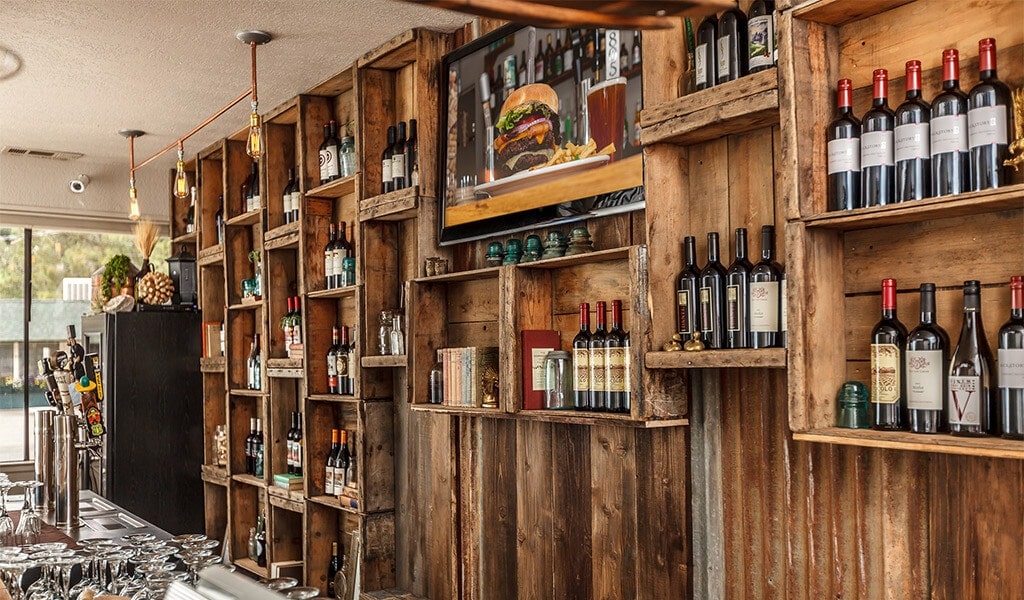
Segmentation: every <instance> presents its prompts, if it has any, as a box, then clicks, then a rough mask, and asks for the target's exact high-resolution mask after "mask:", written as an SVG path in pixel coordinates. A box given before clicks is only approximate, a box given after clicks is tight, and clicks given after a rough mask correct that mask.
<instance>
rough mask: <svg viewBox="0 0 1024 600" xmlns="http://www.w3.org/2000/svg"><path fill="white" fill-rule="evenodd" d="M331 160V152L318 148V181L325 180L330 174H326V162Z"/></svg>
mask: <svg viewBox="0 0 1024 600" xmlns="http://www.w3.org/2000/svg"><path fill="white" fill-rule="evenodd" d="M330 161H331V153H330V152H329V151H327V150H324V149H322V148H321V149H320V181H327V180H328V179H330V176H329V175H328V174H327V163H329V162H330Z"/></svg>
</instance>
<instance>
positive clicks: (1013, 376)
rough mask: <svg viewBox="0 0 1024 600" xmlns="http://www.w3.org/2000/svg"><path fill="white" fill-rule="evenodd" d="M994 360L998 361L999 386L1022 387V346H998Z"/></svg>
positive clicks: (1023, 372)
mask: <svg viewBox="0 0 1024 600" xmlns="http://www.w3.org/2000/svg"><path fill="white" fill-rule="evenodd" d="M996 362H998V363H999V368H998V372H999V379H997V381H998V382H999V387H1001V388H1016V389H1022V388H1024V348H1000V349H999V350H998V351H997V356H996Z"/></svg>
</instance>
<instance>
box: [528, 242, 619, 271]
mask: <svg viewBox="0 0 1024 600" xmlns="http://www.w3.org/2000/svg"><path fill="white" fill-rule="evenodd" d="M629 248H630V247H629V246H626V247H623V248H612V249H610V250H596V251H594V252H587V253H586V254H575V255H573V256H559V257H556V258H545V259H541V260H535V261H533V262H526V263H517V264H516V267H518V268H522V269H562V268H565V267H574V266H576V265H587V264H593V263H599V262H607V261H612V260H626V259H628V258H629Z"/></svg>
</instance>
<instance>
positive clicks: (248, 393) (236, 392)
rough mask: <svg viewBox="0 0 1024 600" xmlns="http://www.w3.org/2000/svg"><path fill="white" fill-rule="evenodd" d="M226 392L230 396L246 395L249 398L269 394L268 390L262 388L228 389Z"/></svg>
mask: <svg viewBox="0 0 1024 600" xmlns="http://www.w3.org/2000/svg"><path fill="white" fill-rule="evenodd" d="M228 393H229V394H231V395H232V396H248V397H251V398H259V397H260V396H266V395H268V394H269V392H267V391H264V390H245V389H241V388H236V389H233V390H228Z"/></svg>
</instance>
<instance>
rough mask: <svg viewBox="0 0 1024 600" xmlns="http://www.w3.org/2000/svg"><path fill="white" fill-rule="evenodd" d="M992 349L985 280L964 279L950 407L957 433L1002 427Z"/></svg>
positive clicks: (951, 367)
mask: <svg viewBox="0 0 1024 600" xmlns="http://www.w3.org/2000/svg"><path fill="white" fill-rule="evenodd" d="M992 379H993V372H992V351H991V350H989V348H988V340H987V339H985V328H984V326H982V324H981V283H980V282H978V281H965V282H964V323H963V326H962V327H961V328H960V341H958V342H957V344H956V349H955V350H953V356H952V358H951V359H950V362H949V382H948V383H947V386H948V388H949V398H948V400H947V403H946V411H947V414H948V415H949V431H950V433H952V434H953V435H963V436H981V435H986V434H988V433H992V432H993V431H998V429H997V427H996V423H995V420H996V419H995V417H996V415H995V414H994V411H993V406H992V393H991V389H992V384H993V381H992Z"/></svg>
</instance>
